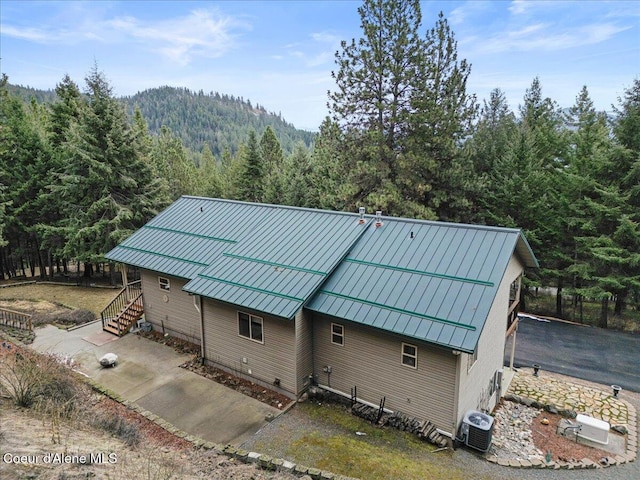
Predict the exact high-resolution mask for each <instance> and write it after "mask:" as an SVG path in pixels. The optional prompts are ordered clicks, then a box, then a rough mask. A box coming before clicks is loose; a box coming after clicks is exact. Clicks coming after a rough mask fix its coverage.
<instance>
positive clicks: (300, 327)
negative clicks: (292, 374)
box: [296, 309, 313, 394]
mask: <svg viewBox="0 0 640 480" xmlns="http://www.w3.org/2000/svg"><path fill="white" fill-rule="evenodd" d="M310 375H313V325H312V323H311V313H309V312H307V311H306V310H303V309H301V310H300V311H299V312H298V313H297V314H296V380H297V385H296V393H298V394H300V393H301V392H302V391H303V390H304V389H305V388H307V387H308V386H309V376H310Z"/></svg>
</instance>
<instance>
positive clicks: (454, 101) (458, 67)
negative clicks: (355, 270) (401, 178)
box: [405, 12, 481, 221]
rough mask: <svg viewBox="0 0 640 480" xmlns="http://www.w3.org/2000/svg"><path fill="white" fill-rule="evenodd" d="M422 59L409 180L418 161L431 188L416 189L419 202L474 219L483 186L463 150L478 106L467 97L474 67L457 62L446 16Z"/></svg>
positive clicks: (451, 216) (445, 214) (449, 215)
mask: <svg viewBox="0 0 640 480" xmlns="http://www.w3.org/2000/svg"><path fill="white" fill-rule="evenodd" d="M422 55H423V57H422V58H423V60H422V61H420V62H419V63H418V65H419V67H420V68H419V71H418V83H417V88H416V89H415V90H414V94H413V96H414V98H413V100H412V106H413V109H414V114H413V115H412V116H411V122H410V123H411V143H412V144H413V145H414V151H415V153H416V156H415V160H414V162H412V163H410V164H409V168H408V170H407V171H406V172H405V177H409V178H410V177H411V176H412V174H413V171H415V170H416V168H415V166H414V164H416V163H417V164H418V166H419V167H421V168H419V171H420V173H421V174H422V180H423V182H422V183H424V184H425V185H426V184H429V188H428V189H419V190H417V191H416V190H414V192H413V193H414V196H415V200H416V201H418V202H420V203H422V204H424V205H426V206H427V207H428V208H429V209H430V210H432V211H433V212H435V213H436V215H437V217H438V218H439V219H442V220H450V221H469V219H470V217H471V215H472V213H471V212H472V210H473V201H472V198H473V197H475V196H476V195H477V193H478V192H479V190H480V187H481V184H480V183H479V182H477V181H475V180H476V175H475V172H474V169H473V164H472V163H471V162H470V160H469V158H468V157H466V156H463V155H461V154H460V153H461V148H460V147H461V144H462V142H463V140H464V139H465V138H466V137H468V136H469V135H470V134H471V131H472V130H471V127H472V124H473V121H474V120H475V118H476V115H477V109H478V107H477V104H476V99H475V96H474V95H469V94H468V93H467V79H468V78H469V74H470V73H471V66H470V65H469V64H468V63H467V61H466V60H464V59H463V60H458V52H457V42H456V40H455V37H454V34H453V32H452V31H451V28H450V27H449V24H448V22H447V20H446V18H444V15H443V14H442V12H440V14H439V15H438V20H437V21H436V25H435V27H433V28H431V29H430V30H429V31H428V32H427V35H426V39H425V48H424V51H423V53H422Z"/></svg>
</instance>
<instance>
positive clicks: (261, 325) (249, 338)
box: [238, 311, 264, 345]
mask: <svg viewBox="0 0 640 480" xmlns="http://www.w3.org/2000/svg"><path fill="white" fill-rule="evenodd" d="M240 314H244V315H247V316H248V317H249V336H248V337H247V336H245V335H242V334H241V333H240ZM252 320H259V321H260V327H261V330H262V340H256V339H255V338H253V335H252V334H251V322H252ZM238 336H239V337H241V338H245V339H247V340H251V341H252V342H255V343H259V344H261V345H264V319H263V318H262V317H258V316H257V315H252V314H250V313H247V312H240V311H239V312H238Z"/></svg>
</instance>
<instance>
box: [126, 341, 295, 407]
mask: <svg viewBox="0 0 640 480" xmlns="http://www.w3.org/2000/svg"><path fill="white" fill-rule="evenodd" d="M138 335H140V336H142V337H144V338H148V339H150V340H153V341H155V342H158V343H161V344H163V345H168V346H170V347H172V348H173V349H174V350H176V351H177V352H179V353H186V354H188V355H193V359H191V360H189V361H188V362H185V363H183V364H182V365H180V366H181V367H182V368H185V369H187V370H189V371H191V372H193V373H197V374H198V375H200V376H202V377H205V378H208V379H209V380H213V381H215V382H218V383H220V384H222V385H224V386H226V387H229V388H232V389H234V390H236V391H237V392H240V393H242V394H244V395H247V396H249V397H252V398H255V399H256V400H258V401H260V402H262V403H265V404H267V405H270V406H272V407H275V408H277V409H279V410H284V409H285V408H286V406H287V405H289V404H290V403H291V401H292V400H291V399H290V398H289V397H287V396H286V395H282V394H281V393H278V392H274V391H273V390H271V389H268V388H265V387H263V386H260V385H257V384H256V383H253V382H251V381H250V380H246V379H244V378H240V377H237V376H235V375H232V374H230V373H228V372H225V371H224V370H221V369H219V368H216V367H213V366H211V365H202V364H201V359H200V357H199V355H200V346H199V345H196V344H194V343H191V342H188V341H187V340H183V339H181V338H176V337H172V336H170V335H163V334H162V333H161V332H156V331H151V332H138Z"/></svg>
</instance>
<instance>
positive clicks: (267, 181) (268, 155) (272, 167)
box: [260, 126, 285, 203]
mask: <svg viewBox="0 0 640 480" xmlns="http://www.w3.org/2000/svg"><path fill="white" fill-rule="evenodd" d="M260 159H261V162H262V165H263V168H264V172H265V173H264V188H263V194H262V201H263V202H266V203H282V202H283V190H284V188H285V185H284V181H285V180H284V178H283V169H284V154H283V153H282V148H281V147H280V141H279V140H278V138H277V137H276V134H275V132H274V131H273V129H272V128H271V126H268V127H267V128H266V129H265V131H264V133H263V134H262V137H261V138H260Z"/></svg>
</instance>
